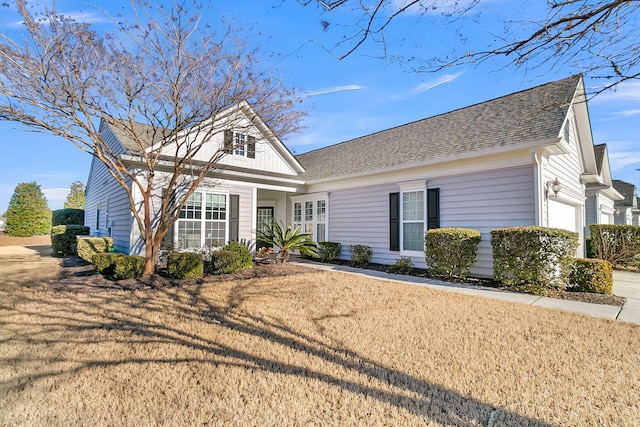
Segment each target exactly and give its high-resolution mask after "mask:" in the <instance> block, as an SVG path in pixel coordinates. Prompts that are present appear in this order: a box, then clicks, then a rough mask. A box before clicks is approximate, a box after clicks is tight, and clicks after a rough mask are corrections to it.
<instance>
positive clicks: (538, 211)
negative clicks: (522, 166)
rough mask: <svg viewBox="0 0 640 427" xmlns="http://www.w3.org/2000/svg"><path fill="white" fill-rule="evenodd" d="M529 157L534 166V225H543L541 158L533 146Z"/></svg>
mask: <svg viewBox="0 0 640 427" xmlns="http://www.w3.org/2000/svg"><path fill="white" fill-rule="evenodd" d="M531 158H532V160H533V164H534V168H533V180H534V182H535V191H534V200H535V225H537V226H543V224H542V218H543V213H544V209H543V207H544V206H543V204H544V199H543V194H544V186H543V183H542V179H543V173H542V160H541V158H540V154H538V153H537V152H536V149H535V148H532V149H531Z"/></svg>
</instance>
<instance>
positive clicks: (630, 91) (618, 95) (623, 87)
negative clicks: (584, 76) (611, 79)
mask: <svg viewBox="0 0 640 427" xmlns="http://www.w3.org/2000/svg"><path fill="white" fill-rule="evenodd" d="M594 89H598V88H597V87H596V88H594ZM593 100H594V102H602V101H640V81H633V82H624V83H620V84H619V85H617V86H616V87H615V88H613V89H611V90H610V91H607V92H604V93H601V94H599V95H598V96H596V97H595V98H593Z"/></svg>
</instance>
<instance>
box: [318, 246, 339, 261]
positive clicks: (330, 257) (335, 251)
mask: <svg viewBox="0 0 640 427" xmlns="http://www.w3.org/2000/svg"><path fill="white" fill-rule="evenodd" d="M341 254H342V245H341V244H340V243H339V242H319V243H318V258H320V261H322V262H333V261H335V260H337V259H338V258H340V255H341Z"/></svg>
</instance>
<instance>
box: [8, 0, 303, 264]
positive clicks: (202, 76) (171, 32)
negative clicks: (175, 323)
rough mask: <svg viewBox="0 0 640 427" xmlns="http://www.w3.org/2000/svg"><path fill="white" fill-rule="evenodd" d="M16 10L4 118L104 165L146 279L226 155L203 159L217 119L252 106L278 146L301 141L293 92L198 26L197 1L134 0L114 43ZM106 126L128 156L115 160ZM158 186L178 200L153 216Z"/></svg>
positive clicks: (55, 18)
mask: <svg viewBox="0 0 640 427" xmlns="http://www.w3.org/2000/svg"><path fill="white" fill-rule="evenodd" d="M15 4H16V6H17V8H18V11H19V13H20V16H21V17H22V19H23V20H24V25H23V29H22V30H21V31H20V33H19V34H20V35H19V36H18V37H16V36H13V37H12V35H11V34H13V33H11V32H10V31H9V30H8V29H5V30H3V32H1V33H0V97H1V99H2V100H1V101H0V119H2V120H9V121H14V122H18V123H21V124H23V125H26V126H27V127H29V128H30V129H32V130H35V131H41V132H46V133H50V134H54V135H57V136H61V137H63V138H66V139H67V140H69V141H71V142H72V143H73V144H75V145H76V146H77V147H78V148H80V149H82V150H84V151H86V152H88V153H90V154H91V155H92V156H94V157H95V158H97V159H98V160H99V161H100V162H102V164H104V165H105V166H106V168H107V170H108V172H109V174H110V175H111V176H112V177H113V179H115V180H116V181H117V182H118V183H119V184H120V186H121V187H122V188H123V189H124V191H125V192H126V194H127V196H128V198H129V203H130V205H131V211H132V213H133V215H134V218H135V222H136V223H137V226H138V228H139V230H140V232H141V235H142V238H143V240H144V243H145V246H146V252H145V256H146V260H147V261H146V272H147V273H152V272H153V270H154V267H155V263H156V260H157V257H158V251H159V248H160V243H161V241H162V238H163V237H164V236H165V235H166V233H167V232H168V231H169V230H170V228H171V225H172V224H173V223H174V222H175V221H176V218H177V216H178V213H179V211H180V209H181V207H182V206H183V204H184V202H185V201H186V199H187V198H188V197H189V196H190V195H191V194H192V193H193V191H194V190H195V189H196V188H197V187H198V185H199V184H200V183H201V182H202V180H203V179H204V178H205V177H206V176H207V174H208V173H210V172H211V171H212V170H213V169H214V168H215V167H216V164H217V163H218V162H219V160H220V159H221V158H222V156H224V155H225V153H226V152H228V149H225V148H224V147H221V148H219V149H215V150H213V153H211V154H210V155H209V154H207V156H206V158H205V159H204V160H203V155H204V153H205V152H206V149H203V147H205V146H206V145H207V144H206V142H207V141H210V140H211V139H212V138H213V137H214V136H215V135H216V134H218V133H220V132H223V131H224V129H222V128H219V127H218V126H216V124H217V123H218V122H219V121H220V120H223V121H226V125H227V126H233V123H230V120H232V119H233V117H234V115H233V114H230V113H229V112H232V111H234V109H237V108H238V106H239V105H245V106H246V105H251V106H252V108H251V109H249V110H250V111H251V112H253V113H254V115H253V116H251V117H249V120H251V121H260V120H263V121H264V122H266V124H267V125H268V126H269V127H270V128H271V129H272V130H273V131H274V133H275V134H276V135H279V136H281V135H284V134H287V133H288V132H292V131H295V130H296V126H297V123H298V120H299V118H300V115H301V113H300V112H297V111H296V110H295V108H294V107H295V106H296V105H297V102H298V100H297V99H296V97H295V96H294V93H293V90H292V89H290V88H288V87H286V85H284V84H283V82H282V81H280V79H279V78H277V76H276V75H275V74H273V73H271V72H269V71H261V70H260V68H259V66H258V63H259V58H258V52H256V51H255V50H250V49H248V48H247V47H246V46H245V44H244V43H242V41H241V40H240V39H239V37H238V36H237V33H235V32H234V31H233V30H232V29H231V28H230V27H228V26H224V28H223V32H222V33H220V34H216V33H215V32H214V31H213V30H212V29H211V28H209V26H208V25H206V24H205V23H204V22H201V18H202V16H203V10H202V9H201V7H200V6H199V5H198V4H197V3H196V2H193V3H187V0H176V1H175V2H174V3H173V5H172V7H171V8H164V7H163V6H162V5H161V4H159V3H156V2H149V1H145V0H132V2H131V11H130V12H128V13H127V16H129V17H131V19H128V18H126V17H121V16H109V15H107V16H108V17H109V18H110V22H111V25H112V26H113V28H114V30H113V31H112V32H109V33H106V32H101V31H99V30H98V29H96V27H92V26H91V25H89V24H86V23H82V22H77V21H74V20H71V19H68V18H65V17H64V16H61V15H58V14H56V11H55V10H45V11H44V12H39V13H36V12H32V11H30V9H29V7H28V6H27V2H26V1H25V0H17V1H16V2H15ZM105 14H106V12H105ZM101 119H102V120H104V121H106V122H107V123H109V124H110V125H112V126H115V127H117V129H118V132H119V133H120V134H122V135H124V137H125V138H127V139H128V140H129V141H130V143H131V144H133V145H134V148H135V149H133V150H130V151H131V153H129V154H128V155H127V156H123V155H122V153H120V152H117V151H116V150H115V149H114V147H113V146H112V145H110V144H109V142H108V141H106V140H105V139H104V137H103V135H102V134H101V132H100V128H99V126H100V120H101ZM132 165H135V167H132ZM140 170H142V173H140ZM160 174H162V176H163V180H162V182H161V183H160V182H159V180H158V179H156V178H157V176H156V175H160ZM159 185H162V188H163V189H164V190H165V191H166V194H170V195H175V194H179V195H180V196H179V197H165V198H163V199H162V202H161V206H160V208H159V212H156V210H157V207H154V206H153V203H152V198H153V197H155V196H154V194H156V195H157V193H158V190H159V189H158V186H159ZM136 194H139V195H140V197H137V196H136Z"/></svg>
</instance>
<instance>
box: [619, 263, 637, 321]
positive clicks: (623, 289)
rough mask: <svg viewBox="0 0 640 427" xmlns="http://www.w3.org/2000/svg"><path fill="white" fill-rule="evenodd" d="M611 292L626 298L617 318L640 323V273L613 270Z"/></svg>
mask: <svg viewBox="0 0 640 427" xmlns="http://www.w3.org/2000/svg"><path fill="white" fill-rule="evenodd" d="M613 294H614V295H618V296H620V297H625V298H626V299H627V301H626V302H625V304H624V307H622V311H620V314H619V315H618V320H622V321H624V322H632V323H636V324H640V273H635V272H629V271H617V270H616V271H614V272H613Z"/></svg>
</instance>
